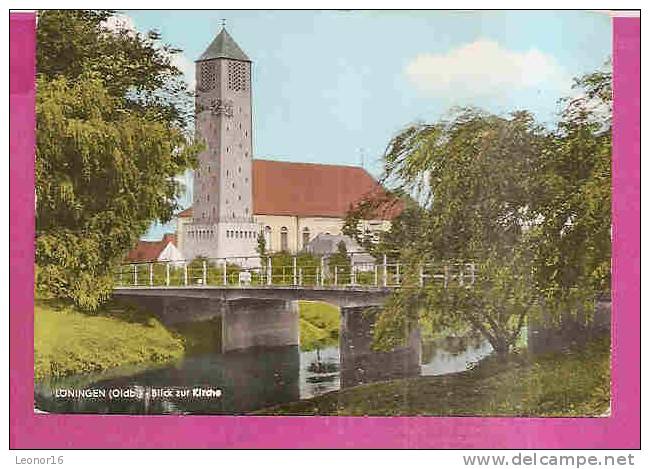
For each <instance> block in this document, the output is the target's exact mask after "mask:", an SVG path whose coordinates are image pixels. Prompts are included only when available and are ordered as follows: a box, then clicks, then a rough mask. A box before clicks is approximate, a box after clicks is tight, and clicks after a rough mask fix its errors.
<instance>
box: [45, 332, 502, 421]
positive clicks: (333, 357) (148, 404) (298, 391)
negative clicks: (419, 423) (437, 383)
mask: <svg viewBox="0 0 650 469" xmlns="http://www.w3.org/2000/svg"><path fill="white" fill-rule="evenodd" d="M490 352H491V348H490V346H489V344H487V343H486V342H484V341H482V340H481V339H477V338H446V339H438V340H435V341H431V342H424V343H423V344H422V355H421V356H422V361H421V366H418V368H417V370H416V374H417V373H421V374H422V375H440V374H445V373H454V372H458V371H463V370H465V369H466V368H467V365H468V363H472V362H476V361H478V360H480V359H481V358H483V357H485V356H486V355H488V354H489V353H490ZM342 358H343V357H341V353H340V350H339V348H338V347H337V346H330V347H325V348H320V349H317V350H311V351H300V350H299V348H298V347H296V346H291V347H277V348H258V349H248V350H244V351H239V352H230V353H226V354H215V353H206V354H201V355H194V356H190V357H187V358H185V359H183V360H181V361H179V362H177V363H175V364H172V365H167V366H162V367H158V368H155V369H148V370H144V371H142V370H141V371H138V372H134V371H133V370H128V369H126V370H124V373H123V374H122V375H117V376H116V373H115V371H113V372H112V373H111V375H110V376H109V375H108V374H96V375H84V376H83V377H70V378H65V379H58V380H50V381H42V382H40V383H37V385H36V389H35V401H36V407H37V408H38V409H39V410H43V411H47V412H55V413H120V414H167V413H188V414H242V413H247V412H251V411H254V410H257V409H261V408H264V407H269V406H273V405H277V404H282V403H286V402H291V401H296V400H299V399H307V398H311V397H314V396H317V395H321V394H324V393H327V392H330V391H334V390H337V389H340V388H341V387H349V386H355V385H358V384H361V383H364V382H370V381H374V380H375V379H373V377H376V378H377V379H382V376H385V374H386V370H387V369H388V368H391V367H390V366H388V367H387V365H386V360H385V358H386V355H382V354H381V353H378V354H377V355H376V356H375V357H374V358H373V357H369V356H366V355H365V354H364V356H363V357H361V358H362V359H361V360H360V359H359V357H358V356H357V357H355V360H354V361H353V362H350V360H349V359H348V363H354V368H353V369H347V370H346V369H345V368H344V369H341V363H342ZM393 358H394V360H393V361H394V363H393V365H394V366H400V360H399V356H397V355H395V356H394V357H393ZM401 363H402V365H403V366H406V365H408V363H409V361H408V360H404V361H402V362H401ZM383 379H386V378H383ZM196 388H198V389H219V390H221V392H222V395H221V396H220V397H218V398H215V397H210V398H205V397H193V396H192V391H193V390H194V389H196ZM57 389H58V390H61V389H103V390H111V389H130V390H134V391H135V392H136V393H137V394H138V397H137V398H119V399H93V398H56V397H55V396H54V392H55V390H57ZM160 389H172V390H178V392H179V394H182V393H183V392H184V393H185V394H183V395H179V396H163V397H161V396H159V395H156V394H155V392H156V390H160ZM182 390H185V391H182Z"/></svg>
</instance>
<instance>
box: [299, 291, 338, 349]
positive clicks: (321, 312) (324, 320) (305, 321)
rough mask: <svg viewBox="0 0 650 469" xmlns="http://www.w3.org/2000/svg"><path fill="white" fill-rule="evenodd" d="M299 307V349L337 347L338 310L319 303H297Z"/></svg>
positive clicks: (327, 304) (332, 306)
mask: <svg viewBox="0 0 650 469" xmlns="http://www.w3.org/2000/svg"><path fill="white" fill-rule="evenodd" d="M298 305H299V307H300V348H301V349H302V350H314V349H316V348H321V347H327V346H331V345H338V341H339V325H340V313H339V309H338V308H337V307H336V306H334V305H331V304H329V303H323V302H321V301H299V302H298Z"/></svg>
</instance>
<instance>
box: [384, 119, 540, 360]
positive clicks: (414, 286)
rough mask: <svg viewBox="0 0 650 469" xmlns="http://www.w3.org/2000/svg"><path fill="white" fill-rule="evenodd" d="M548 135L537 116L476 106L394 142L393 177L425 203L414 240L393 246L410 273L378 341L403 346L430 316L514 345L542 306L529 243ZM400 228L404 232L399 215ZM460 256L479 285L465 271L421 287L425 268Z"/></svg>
mask: <svg viewBox="0 0 650 469" xmlns="http://www.w3.org/2000/svg"><path fill="white" fill-rule="evenodd" d="M545 140H546V137H545V135H544V133H543V131H542V129H541V128H540V127H539V126H537V125H536V124H535V122H534V120H533V118H532V116H531V115H530V114H528V113H524V112H520V113H515V114H513V115H512V116H509V117H499V116H495V115H491V114H487V113H484V112H481V111H477V110H474V109H465V110H461V111H459V112H458V113H457V114H455V115H454V116H453V118H451V119H449V120H445V121H441V122H438V123H435V124H421V125H416V126H412V127H410V128H408V129H406V130H405V131H404V132H402V133H401V134H400V135H398V136H397V137H396V138H395V139H393V141H392V142H391V144H390V146H389V147H388V149H387V152H386V155H385V181H387V182H389V183H392V184H393V185H394V186H396V187H397V189H398V190H400V191H403V192H406V193H409V194H412V197H413V199H414V200H416V201H417V203H418V206H419V209H415V208H414V209H412V210H411V213H410V214H409V218H408V223H409V225H408V226H409V230H411V231H413V232H412V233H411V234H410V236H409V242H408V243H403V242H402V243H399V242H397V243H395V244H394V246H393V249H396V250H398V252H399V257H400V260H401V261H402V262H403V263H404V264H405V265H406V266H407V271H406V272H405V277H404V287H403V288H402V289H401V290H400V291H399V292H397V293H395V294H394V295H393V297H392V298H391V299H390V300H389V302H388V303H387V304H386V306H385V308H384V309H383V311H382V313H381V315H380V317H379V320H378V323H377V327H376V329H375V336H376V339H377V341H376V344H377V346H379V347H382V348H383V347H392V346H396V345H399V344H400V343H401V342H402V341H403V338H404V337H405V332H408V330H410V328H412V327H415V326H416V325H417V323H418V322H419V321H422V320H426V321H427V322H428V323H429V324H432V325H433V326H434V327H436V328H440V329H442V328H444V329H446V330H450V329H451V330H453V329H458V330H467V328H471V329H473V330H475V331H476V332H478V333H480V334H482V335H483V336H484V337H485V338H486V340H488V341H489V342H490V343H491V344H492V347H493V348H494V349H495V350H496V351H497V352H499V353H501V354H506V353H507V352H508V351H509V350H510V347H511V346H512V344H513V343H514V342H515V341H516V340H517V338H518V336H519V332H520V330H521V328H522V326H523V324H524V319H525V317H526V315H527V314H528V313H529V312H531V311H532V310H535V309H536V307H537V304H538V302H537V298H536V295H535V293H536V292H535V289H534V285H533V282H532V281H531V280H532V278H531V275H530V272H531V271H530V263H526V261H525V260H524V259H523V257H524V256H523V253H522V251H521V249H520V245H521V244H520V242H521V239H522V236H523V233H524V231H525V227H526V225H527V223H529V220H530V213H529V210H528V206H529V200H530V197H531V193H530V187H531V185H530V181H529V175H530V174H531V172H532V168H534V166H535V164H536V159H537V158H538V157H539V155H540V153H541V148H542V147H543V145H544V144H545ZM394 229H395V230H396V231H398V232H399V231H401V230H402V227H400V220H397V223H396V224H395V228H394ZM384 238H385V239H391V238H393V235H392V234H390V233H389V234H387V235H385V237H384ZM458 262H466V263H467V262H472V263H474V264H475V266H476V267H477V270H476V272H477V275H475V276H474V283H473V284H472V285H471V286H470V285H469V284H468V282H467V281H465V282H460V281H459V272H457V273H456V277H454V275H453V274H452V275H450V278H449V279H448V281H447V282H444V281H438V280H436V279H433V278H432V279H429V280H427V281H426V282H424V285H421V284H420V279H419V272H420V269H421V268H422V266H423V265H426V264H435V265H438V266H441V267H442V266H444V265H453V264H455V263H458ZM462 268H463V267H461V269H462ZM465 275H467V272H465ZM465 278H466V279H468V278H469V277H465Z"/></svg>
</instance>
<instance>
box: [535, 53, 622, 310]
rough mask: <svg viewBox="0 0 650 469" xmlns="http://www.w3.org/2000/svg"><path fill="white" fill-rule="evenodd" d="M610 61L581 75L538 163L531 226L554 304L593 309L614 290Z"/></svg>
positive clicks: (541, 279)
mask: <svg viewBox="0 0 650 469" xmlns="http://www.w3.org/2000/svg"><path fill="white" fill-rule="evenodd" d="M611 80H612V76H611V70H610V69H609V64H606V65H605V67H604V68H603V69H602V70H598V71H596V72H594V73H590V74H587V75H585V76H583V77H581V78H579V79H576V80H575V85H574V87H575V88H576V89H577V91H579V94H578V97H577V98H573V99H570V100H565V107H564V110H563V112H562V115H561V120H560V122H559V124H558V126H557V128H556V129H555V130H554V131H553V132H552V135H551V136H552V138H551V139H550V140H549V145H548V146H547V148H546V149H545V153H544V157H543V158H542V159H540V160H539V166H538V167H537V168H536V172H537V181H538V186H539V187H540V188H542V190H537V191H536V192H537V194H539V196H538V197H537V198H535V199H534V200H532V203H531V211H532V212H533V213H534V214H535V217H536V219H537V220H538V221H539V222H538V224H537V226H535V228H534V229H533V230H531V232H530V240H529V242H530V247H531V250H532V251H533V252H534V254H535V257H534V266H535V277H536V282H537V284H538V286H539V288H540V290H541V291H542V292H543V294H544V298H545V301H546V305H547V307H548V308H549V310H550V311H552V312H554V313H556V314H557V313H560V312H562V311H564V312H567V311H572V310H573V311H576V308H577V307H579V308H580V309H582V310H586V311H587V312H589V311H592V310H593V308H594V298H595V297H596V295H597V294H599V293H602V292H608V291H609V290H610V282H611V276H610V268H611V261H610V259H611V138H612V127H611V111H612V81H611Z"/></svg>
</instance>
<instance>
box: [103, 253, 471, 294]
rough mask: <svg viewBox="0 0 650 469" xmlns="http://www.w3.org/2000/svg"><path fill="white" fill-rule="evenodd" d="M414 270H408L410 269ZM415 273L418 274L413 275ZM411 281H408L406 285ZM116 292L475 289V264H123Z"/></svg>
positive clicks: (204, 261) (205, 261)
mask: <svg viewBox="0 0 650 469" xmlns="http://www.w3.org/2000/svg"><path fill="white" fill-rule="evenodd" d="M409 267H410V268H409ZM414 272H415V274H414ZM405 279H408V280H405ZM114 280H115V283H116V285H117V286H118V287H189V286H219V287H275V286H298V287H331V288H344V287H377V288H399V287H403V286H404V285H405V283H406V282H409V283H410V284H413V286H418V285H419V286H425V285H427V284H430V283H431V282H440V283H442V284H443V285H445V286H447V285H448V284H449V283H450V282H456V283H458V284H460V285H471V284H473V283H474V281H475V280H476V266H475V264H474V263H423V264H421V265H419V266H415V267H413V266H407V265H405V264H403V263H400V262H389V261H388V259H386V258H384V261H383V262H355V263H351V262H349V263H340V264H332V263H329V262H326V261H324V260H321V261H320V262H317V263H309V264H307V265H300V264H299V263H298V262H297V257H295V256H294V257H293V258H291V264H290V265H286V264H285V265H273V263H272V262H271V261H270V258H268V257H267V258H260V257H257V258H251V257H247V258H228V259H195V260H193V261H184V260H176V261H154V262H140V263H130V264H123V265H121V266H119V267H118V268H117V269H116V270H115V272H114Z"/></svg>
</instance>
